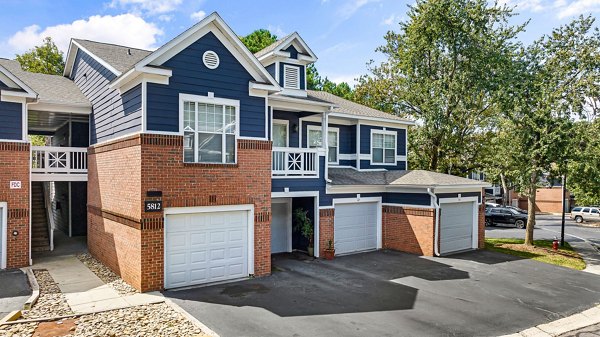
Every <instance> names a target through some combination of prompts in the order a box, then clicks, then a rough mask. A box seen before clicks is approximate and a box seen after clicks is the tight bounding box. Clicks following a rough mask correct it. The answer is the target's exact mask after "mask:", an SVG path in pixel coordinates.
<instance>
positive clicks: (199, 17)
mask: <svg viewBox="0 0 600 337" xmlns="http://www.w3.org/2000/svg"><path fill="white" fill-rule="evenodd" d="M205 16H206V12H205V11H197V12H194V13H192V14H191V15H190V18H191V19H192V20H195V21H200V20H202V19H204V17H205Z"/></svg>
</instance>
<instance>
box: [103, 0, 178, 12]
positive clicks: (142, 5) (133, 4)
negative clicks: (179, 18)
mask: <svg viewBox="0 0 600 337" xmlns="http://www.w3.org/2000/svg"><path fill="white" fill-rule="evenodd" d="M181 2H182V0H112V2H111V3H110V5H109V6H110V7H112V8H118V7H120V8H125V9H128V10H129V11H132V12H133V13H138V14H139V13H142V12H143V13H146V14H149V15H157V14H164V13H169V12H172V11H174V10H175V9H177V7H178V6H179V5H181Z"/></svg>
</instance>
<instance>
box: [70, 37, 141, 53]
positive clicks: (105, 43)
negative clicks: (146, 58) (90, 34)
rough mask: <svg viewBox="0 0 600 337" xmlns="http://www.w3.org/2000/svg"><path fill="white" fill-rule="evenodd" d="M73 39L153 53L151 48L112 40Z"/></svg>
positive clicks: (74, 39)
mask: <svg viewBox="0 0 600 337" xmlns="http://www.w3.org/2000/svg"><path fill="white" fill-rule="evenodd" d="M73 41H86V42H92V43H97V44H103V45H107V46H114V47H122V48H129V49H135V50H140V51H145V52H149V53H152V50H149V49H142V48H136V47H131V46H125V45H122V44H116V43H110V42H101V41H95V40H88V39H76V38H73Z"/></svg>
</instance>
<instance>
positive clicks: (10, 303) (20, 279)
mask: <svg viewBox="0 0 600 337" xmlns="http://www.w3.org/2000/svg"><path fill="white" fill-rule="evenodd" d="M30 295H31V288H30V287H29V281H27V275H25V273H23V272H22V271H21V270H19V269H12V270H11V269H9V270H0V319H2V318H4V316H6V315H8V314H9V313H10V312H12V311H14V310H20V309H23V304H24V303H25V302H27V299H29V296H30Z"/></svg>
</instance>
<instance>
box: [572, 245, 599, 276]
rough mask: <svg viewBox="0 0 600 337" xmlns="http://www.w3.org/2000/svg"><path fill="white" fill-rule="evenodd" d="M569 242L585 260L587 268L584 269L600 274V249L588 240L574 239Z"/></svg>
mask: <svg viewBox="0 0 600 337" xmlns="http://www.w3.org/2000/svg"><path fill="white" fill-rule="evenodd" d="M569 244H570V245H571V247H573V249H575V251H577V252H578V253H579V255H581V257H582V258H583V260H584V261H585V264H586V268H585V269H584V270H583V271H585V272H588V273H592V274H596V275H600V251H598V248H596V246H594V245H593V244H591V243H590V242H588V241H572V242H569Z"/></svg>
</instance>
